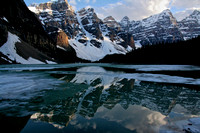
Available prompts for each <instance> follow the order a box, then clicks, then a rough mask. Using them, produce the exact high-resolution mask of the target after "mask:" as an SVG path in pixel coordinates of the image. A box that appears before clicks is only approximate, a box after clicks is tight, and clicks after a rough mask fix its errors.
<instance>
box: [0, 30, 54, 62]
mask: <svg viewBox="0 0 200 133" xmlns="http://www.w3.org/2000/svg"><path fill="white" fill-rule="evenodd" d="M17 42H19V43H20V42H21V41H20V38H19V37H18V36H17V35H15V34H12V33H10V32H8V39H7V42H6V43H5V44H4V45H3V46H1V47H0V52H1V53H3V54H4V55H5V56H7V57H8V58H9V59H10V60H12V61H16V62H17V63H20V64H46V63H44V62H41V61H39V60H37V59H34V58H32V57H29V58H28V59H27V60H26V59H24V58H23V57H21V56H20V55H18V54H17V51H16V46H15V44H16V43H17ZM6 60H7V59H6ZM9 62H10V61H9ZM49 63H53V62H49Z"/></svg>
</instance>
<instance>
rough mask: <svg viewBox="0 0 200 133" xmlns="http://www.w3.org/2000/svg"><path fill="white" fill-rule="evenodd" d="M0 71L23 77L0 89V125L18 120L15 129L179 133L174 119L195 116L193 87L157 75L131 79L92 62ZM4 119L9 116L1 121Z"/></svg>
mask: <svg viewBox="0 0 200 133" xmlns="http://www.w3.org/2000/svg"><path fill="white" fill-rule="evenodd" d="M115 70H116V68H115ZM1 73H2V74H7V75H11V76H12V79H17V78H21V79H23V80H24V81H20V79H18V80H19V81H20V82H22V83H21V84H23V82H27V83H25V85H24V86H23V85H22V86H21V88H20V87H16V88H12V87H9V89H10V90H12V89H16V90H17V91H16V92H15V90H13V91H14V92H4V93H3V92H1V93H0V94H4V96H3V95H2V96H1V97H0V120H1V121H2V125H3V126H4V127H6V126H8V125H14V124H13V123H16V122H18V123H21V129H22V130H21V132H139V133H145V132H165V131H166V130H170V131H171V130H172V131H177V132H183V130H182V129H181V128H178V127H179V126H178V125H177V127H176V125H175V126H174V124H175V122H176V121H181V120H187V119H189V118H191V117H199V116H200V92H199V91H198V90H196V89H191V88H188V87H187V85H184V84H170V83H158V82H156V81H157V79H158V77H157V78H156V81H155V82H149V81H142V80H138V79H136V78H131V76H130V75H131V73H130V75H129V77H128V76H127V73H124V72H123V71H112V68H109V69H107V68H106V67H102V66H96V65H95V66H78V67H77V66H76V67H73V68H72V67H70V68H61V69H60V68H53V69H45V70H35V71H33V70H31V71H29V70H26V71H24V70H23V71H20V72H19V71H14V72H7V71H6V72H5V71H2V72H1ZM124 74H125V76H122V75H124ZM132 74H133V75H134V74H135V75H138V73H132ZM25 75H26V76H28V77H27V78H25V77H26V76H25ZM141 75H143V77H145V76H144V75H146V74H140V75H139V78H141V77H142V76H141ZM155 75H156V74H155ZM155 75H154V76H152V78H155ZM146 76H150V75H149V74H147V75H146ZM158 76H160V78H163V77H164V78H165V76H166V75H163V77H162V75H161V74H160V75H158ZM15 77H16V78H15ZM133 77H136V76H133ZM147 78H151V77H147ZM172 78H174V77H172ZM176 78H177V77H176ZM183 78H184V77H180V79H183ZM177 79H178V78H177ZM187 79H188V78H184V80H187ZM7 80H8V79H7ZM194 80H198V79H194ZM33 81H37V82H38V84H35V82H33ZM4 82H5V81H4ZM4 82H3V81H0V84H2V85H4V84H3V83H4ZM7 82H8V81H7ZM9 82H12V81H9ZM188 82H190V81H188ZM30 83H34V84H35V86H34V85H33V84H32V86H34V87H33V88H34V91H33V90H32V89H33V88H30V89H27V86H29V84H30ZM26 84H27V85H26ZM10 86H12V83H11V84H10ZM3 87H4V89H6V87H5V86H3ZM3 87H2V88H3ZM23 87H24V88H23ZM29 87H31V86H29ZM197 87H198V85H197ZM36 88H37V90H35V89H36ZM40 88H41V89H40ZM26 89H27V90H26ZM30 90H32V92H31V93H28V92H29V91H30ZM1 91H2V89H1ZM14 93H16V94H18V95H19V96H22V95H23V96H24V98H22V97H18V96H15V95H14ZM14 96H15V97H14ZM6 97H7V98H6ZM12 97H13V98H12ZM11 118H12V119H11ZM6 119H10V121H7V122H6V123H3V121H4V120H6ZM19 121H20V122H19ZM6 124H7V125H6ZM172 125H173V126H172ZM3 126H2V127H3ZM24 126H25V127H24ZM23 127H24V128H23ZM7 130H9V129H7ZM10 130H14V129H10ZM15 131H19V130H16V129H15Z"/></svg>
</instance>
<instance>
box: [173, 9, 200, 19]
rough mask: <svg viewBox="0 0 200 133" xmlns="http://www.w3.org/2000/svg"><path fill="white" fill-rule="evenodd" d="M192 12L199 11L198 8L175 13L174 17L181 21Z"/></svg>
mask: <svg viewBox="0 0 200 133" xmlns="http://www.w3.org/2000/svg"><path fill="white" fill-rule="evenodd" d="M194 10H200V8H191V9H186V10H184V11H180V12H176V13H175V14H174V16H175V17H176V19H177V20H178V21H181V20H183V19H184V18H186V17H187V16H189V15H190V14H191V13H192V12H193V11H194Z"/></svg>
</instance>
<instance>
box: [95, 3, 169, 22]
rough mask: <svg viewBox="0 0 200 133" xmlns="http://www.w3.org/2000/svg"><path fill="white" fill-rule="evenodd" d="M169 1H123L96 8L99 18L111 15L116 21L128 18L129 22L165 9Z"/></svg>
mask: <svg viewBox="0 0 200 133" xmlns="http://www.w3.org/2000/svg"><path fill="white" fill-rule="evenodd" d="M170 2H171V0H124V1H123V2H117V3H114V4H109V5H107V6H105V7H100V8H96V11H97V13H98V14H100V16H101V17H106V16H108V15H112V16H113V17H114V18H115V19H116V20H118V21H119V20H121V19H122V18H123V17H124V16H128V17H129V18H130V19H131V20H141V19H143V18H145V17H148V16H150V15H153V14H156V13H160V12H162V11H163V10H165V9H167V8H168V7H169V5H170Z"/></svg>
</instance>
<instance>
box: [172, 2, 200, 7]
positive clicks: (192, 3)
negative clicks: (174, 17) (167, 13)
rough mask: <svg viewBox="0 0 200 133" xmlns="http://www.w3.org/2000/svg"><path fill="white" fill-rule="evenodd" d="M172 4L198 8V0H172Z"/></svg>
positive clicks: (199, 5)
mask: <svg viewBox="0 0 200 133" xmlns="http://www.w3.org/2000/svg"><path fill="white" fill-rule="evenodd" d="M172 6H175V7H177V8H187V9H188V8H200V0H173V2H172Z"/></svg>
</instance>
